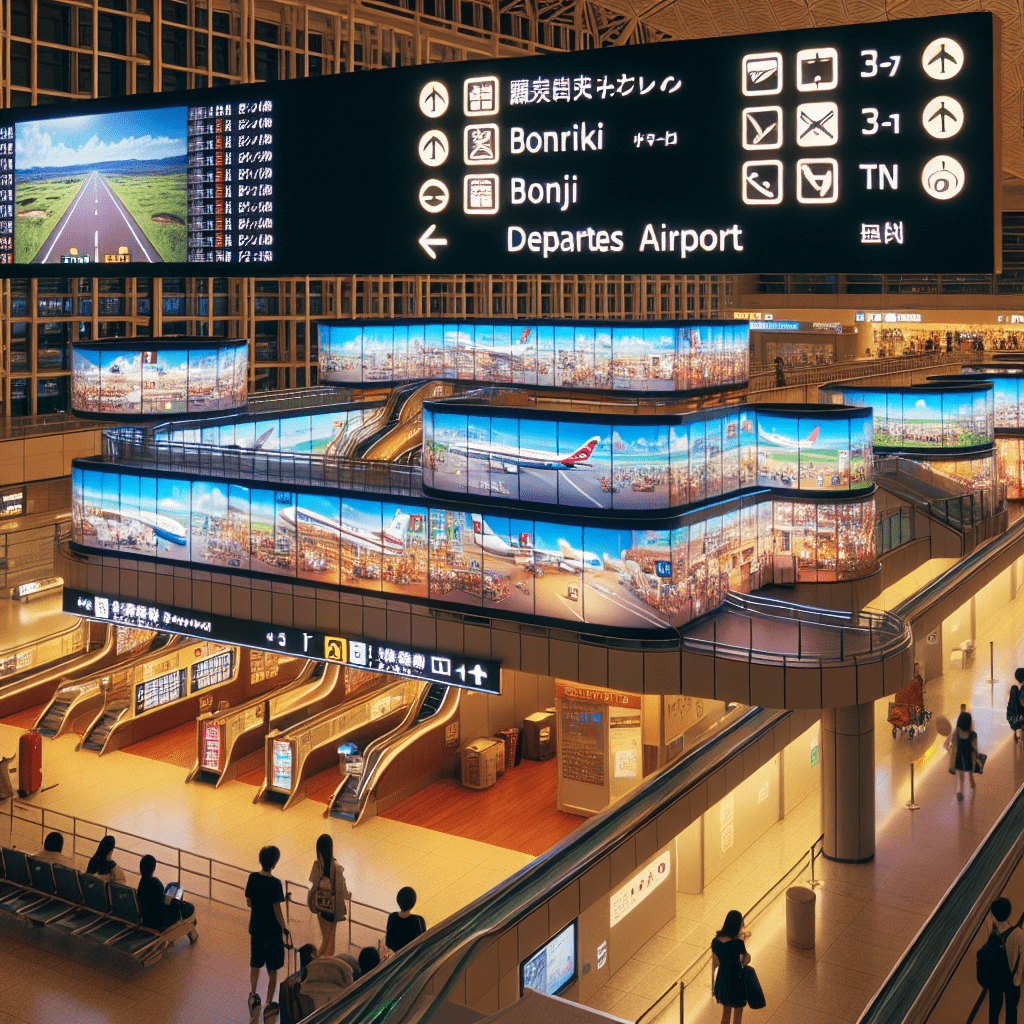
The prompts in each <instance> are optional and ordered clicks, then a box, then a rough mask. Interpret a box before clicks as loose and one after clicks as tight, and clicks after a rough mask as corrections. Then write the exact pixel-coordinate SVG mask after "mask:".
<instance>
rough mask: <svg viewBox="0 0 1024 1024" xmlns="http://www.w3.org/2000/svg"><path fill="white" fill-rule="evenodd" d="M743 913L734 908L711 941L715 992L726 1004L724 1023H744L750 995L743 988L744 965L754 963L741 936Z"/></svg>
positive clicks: (713, 991)
mask: <svg viewBox="0 0 1024 1024" xmlns="http://www.w3.org/2000/svg"><path fill="white" fill-rule="evenodd" d="M742 929H743V915H742V914H741V913H740V912H739V911H738V910H730V911H729V913H728V914H726V915H725V924H723V925H722V928H721V930H720V931H718V932H717V933H716V934H715V937H714V938H713V939H712V940H711V969H712V972H715V971H717V973H716V974H714V980H713V982H712V987H711V991H712V993H713V995H714V997H715V1001H716V1002H717V1003H719V1004H720V1005H721V1007H722V1024H729V1021H730V1017H731V1019H732V1024H740V1021H741V1020H742V1018H743V1007H745V1006H746V1005H747V994H746V991H745V990H744V987H743V968H744V967H746V966H747V964H749V963H750V954H749V953H748V952H747V947H746V946H745V945H744V944H743V940H742V939H741V938H740V932H741V931H742Z"/></svg>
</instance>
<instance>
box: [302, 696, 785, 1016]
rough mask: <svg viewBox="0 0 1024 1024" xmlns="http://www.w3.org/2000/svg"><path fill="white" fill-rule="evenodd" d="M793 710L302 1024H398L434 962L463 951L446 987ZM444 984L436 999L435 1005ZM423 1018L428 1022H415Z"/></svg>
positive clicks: (696, 759) (662, 781)
mask: <svg viewBox="0 0 1024 1024" xmlns="http://www.w3.org/2000/svg"><path fill="white" fill-rule="evenodd" d="M793 714H794V712H792V711H774V710H771V709H768V708H751V709H750V710H748V711H747V712H745V713H744V714H742V715H741V716H740V717H739V718H738V719H737V720H736V721H734V722H730V723H729V724H728V725H726V726H725V728H723V729H722V731H721V732H720V733H718V734H716V735H715V736H713V737H711V738H710V739H709V740H708V741H707V743H705V744H703V745H702V746H701V747H699V748H697V749H695V750H694V751H693V752H692V753H690V754H684V755H683V757H682V758H681V759H680V760H679V762H678V763H676V764H673V765H671V766H670V767H668V768H666V769H665V770H664V771H662V772H660V773H659V774H658V775H656V776H653V777H652V778H650V779H648V780H646V781H645V782H643V783H641V784H640V785H639V786H638V787H637V788H636V789H635V790H634V791H633V792H632V793H630V794H629V795H628V796H625V797H623V798H622V800H621V801H619V802H618V803H617V804H615V805H614V806H613V807H611V808H610V809H609V810H608V811H606V812H605V813H602V814H599V815H597V816H596V817H594V818H591V819H590V820H589V821H588V822H586V823H585V824H584V825H582V826H581V827H580V828H578V829H577V830H576V831H575V832H573V833H572V834H571V835H569V836H567V837H566V838H565V839H563V840H562V841H561V842H559V843H558V844H557V845H555V846H554V847H552V848H551V849H550V850H548V852H547V853H545V854H542V855H541V856H540V857H538V858H537V859H536V860H534V861H531V862H530V863H529V864H527V865H526V866H525V867H523V868H520V870H519V871H517V872H516V873H515V874H513V875H512V876H510V877H509V878H508V879H506V880H505V881H504V882H503V883H501V884H500V885H498V886H495V888H493V889H491V890H490V891H489V892H486V893H484V894H483V895H482V896H479V897H478V898H477V899H475V900H474V901H472V902H471V903H469V904H468V905H467V906H466V907H464V908H462V910H460V911H458V912H457V913H455V914H453V915H452V916H451V917H449V918H447V919H446V920H445V921H443V922H441V923H440V924H438V925H435V926H434V927H432V928H430V929H428V931H427V932H426V933H425V934H424V935H422V936H420V937H419V938H418V939H416V940H415V941H414V942H412V943H411V944H410V945H408V946H405V947H404V948H403V949H401V950H399V951H398V952H397V953H396V954H394V956H392V957H390V958H389V959H388V960H387V961H386V962H385V964H384V965H382V969H381V970H380V971H375V972H374V973H373V975H371V976H370V977H368V978H367V979H366V980H365V981H360V982H359V983H358V984H357V985H356V986H354V987H353V988H351V989H349V990H348V991H346V992H344V993H343V994H342V995H341V996H340V997H339V998H338V999H337V1000H335V1001H334V1002H332V1003H331V1004H329V1005H328V1006H325V1007H322V1008H321V1009H319V1010H316V1011H314V1012H313V1014H312V1015H311V1016H309V1017H308V1018H306V1020H305V1021H304V1024H365V1022H368V1021H373V1022H375V1024H385V1022H386V1024H404V1022H405V1021H407V1020H409V1014H410V1013H412V1012H413V1010H414V1008H415V1004H416V1002H417V1000H418V999H419V996H420V994H421V993H422V992H423V990H424V988H425V987H426V985H427V984H428V983H429V982H430V980H431V979H432V978H433V976H434V975H435V974H436V973H437V971H438V969H439V967H440V965H442V964H444V963H446V962H447V961H449V960H450V958H452V957H454V956H456V955H458V954H460V953H461V954H462V957H461V960H460V962H459V963H458V964H457V965H456V968H455V971H454V972H452V974H451V983H452V984H454V981H455V980H456V979H457V978H458V977H459V975H460V974H461V972H462V970H463V969H464V968H465V966H466V964H467V963H468V962H469V961H470V960H471V959H473V958H474V957H475V956H476V955H477V952H478V951H479V947H480V943H481V942H482V941H486V940H487V939H488V938H489V937H490V936H492V935H493V934H495V933H496V932H498V931H499V930H501V929H504V928H508V927H510V926H511V925H512V924H514V923H515V922H516V921H518V920H520V919H522V918H524V917H526V916H527V915H528V914H530V913H532V912H533V911H534V910H535V909H536V908H537V907H539V906H541V905H542V904H543V903H545V902H546V901H547V900H549V899H550V898H551V897H552V896H553V895H554V894H555V893H556V892H557V891H559V890H560V889H562V888H564V886H565V885H566V884H568V883H569V882H570V881H572V880H573V879H575V878H579V877H581V876H582V875H583V874H585V873H586V872H587V871H588V870H590V868H592V867H593V866H594V865H595V864H596V863H597V862H598V861H599V860H600V859H601V858H603V857H605V856H607V855H608V854H609V853H610V852H611V850H613V849H614V848H615V847H617V846H619V845H620V844H621V843H622V842H623V841H624V840H626V839H627V838H628V837H629V836H630V835H632V834H634V833H635V832H637V831H638V830H639V829H641V828H643V827H644V826H645V825H647V824H648V823H649V822H650V821H651V820H653V819H654V818H655V816H656V815H657V814H658V813H660V812H661V811H662V810H663V809H664V808H665V807H666V806H668V805H669V804H670V803H673V802H675V801H676V800H678V799H679V798H680V797H682V796H683V795H684V794H685V793H687V792H689V791H690V790H691V789H694V788H696V787H697V786H699V785H701V784H702V783H704V782H706V781H707V780H708V779H709V778H710V776H711V775H713V774H714V772H716V771H719V770H721V769H722V768H723V766H724V765H725V763H726V762H727V761H729V760H731V759H732V758H733V757H735V756H737V754H738V753H739V752H740V751H741V750H742V749H743V748H745V747H747V746H749V745H751V744H753V743H756V742H758V740H760V739H761V737H763V736H764V735H765V734H766V733H767V732H768V731H769V730H770V729H772V728H774V727H775V726H776V725H778V724H779V723H780V722H782V721H784V720H785V719H786V718H788V717H789V716H791V715H793ZM447 992H448V987H445V988H444V989H442V990H441V991H440V992H439V993H437V995H436V996H435V1004H438V1003H439V1002H440V1001H442V1000H443V999H444V998H445V997H446V995H447ZM420 1019H421V1020H427V1019H429V1017H420Z"/></svg>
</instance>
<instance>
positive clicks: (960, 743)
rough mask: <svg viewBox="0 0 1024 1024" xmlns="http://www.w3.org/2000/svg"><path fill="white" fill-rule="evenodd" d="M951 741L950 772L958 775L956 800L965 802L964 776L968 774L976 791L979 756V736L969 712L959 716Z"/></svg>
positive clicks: (961, 713) (962, 712)
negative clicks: (975, 771)
mask: <svg viewBox="0 0 1024 1024" xmlns="http://www.w3.org/2000/svg"><path fill="white" fill-rule="evenodd" d="M961 707H963V705H961ZM950 740H951V742H950V744H949V757H950V762H949V771H950V773H951V774H955V775H956V779H957V791H956V798H957V800H960V801H963V798H964V774H965V773H966V775H967V778H968V780H969V781H970V784H971V789H974V788H975V785H974V762H975V760H976V758H977V756H978V734H977V733H976V732H975V731H974V723H973V721H972V719H971V713H970V712H969V711H961V712H960V714H959V715H957V719H956V729H954V730H953V735H952V736H951V737H950Z"/></svg>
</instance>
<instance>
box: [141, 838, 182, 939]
mask: <svg viewBox="0 0 1024 1024" xmlns="http://www.w3.org/2000/svg"><path fill="white" fill-rule="evenodd" d="M155 871H156V858H155V857H154V856H153V855H152V854H149V853H147V854H146V856H145V857H143V858H142V860H140V861H139V874H140V875H141V876H142V877H141V878H140V879H139V888H138V892H137V896H138V900H139V913H140V914H141V915H142V923H143V925H145V927H147V928H152V929H153V930H154V931H158V932H162V931H165V930H166V929H167V928H170V927H171V925H174V924H177V923H178V922H179V921H187V920H188V919H189V918H190V917H192V915H193V914H195V912H196V908H195V907H194V906H193V905H192V904H191V903H186V902H185V901H184V900H181V899H175V898H174V896H173V895H172V894H171V893H165V892H164V883H163V882H161V881H160V879H159V878H157V877H156V874H155V873H154V872H155Z"/></svg>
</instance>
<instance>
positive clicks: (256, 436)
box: [156, 404, 380, 455]
mask: <svg viewBox="0 0 1024 1024" xmlns="http://www.w3.org/2000/svg"><path fill="white" fill-rule="evenodd" d="M379 409H380V405H379V404H376V405H371V404H367V405H349V406H339V407H337V408H333V409H328V410H327V411H323V412H312V413H310V412H302V411H300V412H294V413H289V414H287V415H284V416H272V417H267V418H262V417H261V418H259V419H255V418H254V419H251V420H240V419H238V418H237V417H235V418H232V420H231V422H230V423H211V424H209V425H204V426H191V425H189V426H182V427H177V426H171V427H169V428H168V429H165V430H161V431H158V432H157V434H156V436H157V437H158V438H160V439H163V440H167V441H171V442H173V443H175V444H204V445H212V446H215V447H219V448H242V449H245V450H247V451H264V452H282V453H285V454H289V455H292V454H295V455H329V454H332V453H335V452H337V453H339V454H341V453H344V451H345V447H346V444H347V442H348V441H350V440H351V439H352V437H353V435H355V434H356V433H357V431H358V430H359V429H360V428H361V427H362V426H363V425H364V424H366V423H368V422H370V421H371V420H373V419H374V418H375V417H376V416H377V415H378V411H379Z"/></svg>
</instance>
